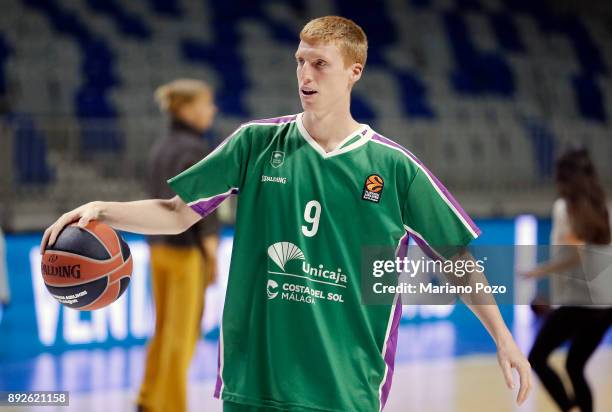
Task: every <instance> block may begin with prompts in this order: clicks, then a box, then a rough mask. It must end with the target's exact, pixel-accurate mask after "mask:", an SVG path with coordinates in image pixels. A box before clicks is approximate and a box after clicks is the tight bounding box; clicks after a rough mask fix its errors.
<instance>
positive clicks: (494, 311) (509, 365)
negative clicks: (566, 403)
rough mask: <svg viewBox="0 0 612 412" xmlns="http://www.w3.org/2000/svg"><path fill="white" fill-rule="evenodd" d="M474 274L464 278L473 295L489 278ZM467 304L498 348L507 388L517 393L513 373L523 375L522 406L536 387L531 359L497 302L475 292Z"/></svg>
mask: <svg viewBox="0 0 612 412" xmlns="http://www.w3.org/2000/svg"><path fill="white" fill-rule="evenodd" d="M452 259H453V260H456V259H461V260H464V261H468V260H472V261H474V257H473V256H472V254H471V253H470V252H469V251H468V250H467V249H465V250H463V251H461V252H460V253H459V254H457V255H456V256H455V257H454V258H452ZM473 267H476V269H475V270H474V271H471V272H469V274H468V276H463V277H462V279H465V281H467V283H468V284H469V285H471V286H472V289H471V290H473V291H475V290H476V284H478V283H481V284H484V285H488V282H487V278H486V276H485V274H484V273H483V272H481V271H480V270H479V269H478V268H477V266H476V265H474V266H473ZM455 279H458V278H457V277H455ZM461 299H462V300H463V302H464V303H465V304H466V305H467V306H468V307H469V308H470V310H471V311H472V312H473V313H474V315H476V317H477V318H478V319H479V320H480V322H481V323H482V324H483V326H484V327H485V328H486V329H487V331H488V332H489V334H490V335H491V337H492V338H493V341H494V342H495V345H496V346H497V362H498V363H499V366H500V368H501V370H502V373H503V375H504V379H505V381H506V385H507V386H508V388H510V389H514V388H515V385H514V379H513V377H512V369H516V371H517V372H518V375H519V382H520V388H519V391H518V394H517V397H516V402H517V404H519V405H521V404H522V403H523V402H524V401H525V399H526V398H527V396H528V395H529V392H530V390H531V387H532V382H531V379H532V376H531V365H530V364H529V361H527V358H526V357H525V355H524V354H523V352H521V350H520V349H519V347H518V346H517V344H516V342H515V341H514V338H513V336H512V333H510V331H509V330H508V327H507V326H506V323H505V322H504V320H503V318H502V316H501V313H500V311H499V308H498V306H497V303H496V302H495V298H494V297H493V296H492V295H491V294H487V293H482V292H480V293H476V292H472V293H470V294H467V295H461Z"/></svg>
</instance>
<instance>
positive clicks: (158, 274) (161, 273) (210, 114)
mask: <svg viewBox="0 0 612 412" xmlns="http://www.w3.org/2000/svg"><path fill="white" fill-rule="evenodd" d="M155 99H156V101H157V103H158V104H159V107H160V109H161V111H162V112H165V113H167V114H168V115H169V117H170V130H169V131H168V134H167V135H166V137H164V138H162V139H161V140H159V141H158V142H157V143H156V144H155V145H154V146H153V148H152V150H151V153H150V161H149V194H150V195H151V197H152V198H159V199H166V198H171V197H173V196H174V194H173V192H172V190H171V189H170V186H168V184H167V183H166V181H167V180H168V179H169V178H171V177H173V176H176V175H177V174H179V173H180V172H182V171H183V170H185V169H187V168H189V167H190V166H192V165H194V164H195V163H197V162H198V161H199V160H201V159H202V158H204V157H205V156H206V155H207V154H208V153H209V152H210V149H211V148H210V147H208V145H207V144H206V143H205V141H204V140H203V133H204V132H205V131H206V130H208V129H209V128H210V127H211V124H212V122H213V119H214V117H215V114H216V111H217V108H216V106H215V104H214V101H213V92H212V90H211V88H210V87H209V86H208V85H207V84H206V83H204V82H201V81H198V80H191V79H179V80H175V81H172V82H170V83H168V84H166V85H163V86H161V87H159V88H158V89H157V90H156V92H155ZM218 231H219V222H218V220H217V218H216V216H215V215H214V214H213V215H212V216H209V218H208V219H205V220H201V221H200V222H198V223H197V224H195V225H194V226H192V227H191V228H190V229H189V230H187V231H186V232H184V233H182V234H180V235H163V236H149V244H150V249H151V271H152V283H153V298H154V301H155V311H156V320H155V334H154V336H153V339H152V340H151V342H150V345H149V350H148V354H147V361H146V371H145V375H144V381H143V383H142V387H141V389H140V394H139V397H138V410H139V411H144V412H157V411H160V412H161V411H179V412H180V411H186V410H187V381H188V369H189V364H190V362H191V359H192V357H193V353H194V350H195V347H196V343H197V341H198V339H199V337H200V333H201V331H200V322H201V319H202V314H203V308H204V293H205V290H206V287H207V286H208V285H209V284H211V283H212V282H214V280H215V266H216V250H217V245H218Z"/></svg>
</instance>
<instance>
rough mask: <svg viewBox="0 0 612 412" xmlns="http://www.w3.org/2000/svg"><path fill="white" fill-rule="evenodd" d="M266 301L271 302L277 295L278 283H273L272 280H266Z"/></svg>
mask: <svg viewBox="0 0 612 412" xmlns="http://www.w3.org/2000/svg"><path fill="white" fill-rule="evenodd" d="M267 292H268V299H270V300H272V299H274V298H275V297H276V296H277V295H278V283H276V282H275V281H273V280H272V279H269V280H268V288H267Z"/></svg>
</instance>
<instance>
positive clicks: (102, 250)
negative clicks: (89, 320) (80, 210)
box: [41, 221, 132, 310]
mask: <svg viewBox="0 0 612 412" xmlns="http://www.w3.org/2000/svg"><path fill="white" fill-rule="evenodd" d="M41 272H42V276H43V280H44V283H45V286H46V287H47V289H48V290H49V292H50V293H51V295H52V296H53V297H54V298H55V299H56V300H58V301H59V302H60V303H61V304H63V305H65V306H67V307H69V308H72V309H78V310H94V309H100V308H103V307H105V306H108V305H110V304H111V303H113V302H114V301H116V300H117V299H118V298H119V297H120V296H121V295H122V294H123V292H125V290H126V289H127V287H128V284H129V283H130V276H131V275H132V258H131V254H130V249H129V247H128V245H127V243H125V241H124V240H123V239H122V238H121V236H120V235H119V234H118V233H117V232H116V231H115V230H114V229H113V228H111V227H110V226H108V225H106V224H104V223H100V222H96V221H92V222H90V223H89V224H88V225H87V226H86V227H85V228H79V227H78V226H77V225H76V224H72V225H70V226H67V227H65V228H64V230H62V232H61V233H60V235H59V236H58V238H57V240H56V241H55V243H54V244H53V245H52V246H47V247H46V248H45V252H44V254H43V257H42V264H41Z"/></svg>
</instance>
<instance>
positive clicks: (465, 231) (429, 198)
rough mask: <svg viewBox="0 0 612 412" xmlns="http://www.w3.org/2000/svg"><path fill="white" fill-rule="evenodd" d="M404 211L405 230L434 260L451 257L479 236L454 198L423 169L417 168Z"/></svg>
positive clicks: (476, 228)
mask: <svg viewBox="0 0 612 412" xmlns="http://www.w3.org/2000/svg"><path fill="white" fill-rule="evenodd" d="M402 212H403V220H404V228H405V229H406V230H407V231H408V232H409V233H410V235H411V236H412V237H413V238H414V239H415V242H416V243H417V244H418V245H419V246H420V247H421V249H423V251H424V252H425V253H427V254H428V255H429V256H430V257H433V258H450V257H452V256H453V255H454V254H455V253H457V252H458V250H459V248H462V247H464V246H466V245H467V244H468V243H470V242H471V241H472V240H473V239H475V238H477V237H478V236H479V235H480V229H478V227H477V226H476V225H475V224H474V222H473V221H472V219H470V217H469V216H468V215H467V213H465V211H464V210H463V208H462V207H461V206H460V205H459V203H458V202H457V201H456V200H455V198H454V197H453V196H452V195H451V194H450V193H449V192H448V190H447V189H446V188H445V187H444V185H442V183H440V181H439V180H438V179H437V178H436V177H435V176H434V175H433V174H432V173H431V172H430V171H429V170H427V169H425V167H424V166H421V167H418V168H416V172H415V174H414V178H413V179H412V180H411V182H410V184H409V186H408V192H407V196H406V198H405V199H404V205H403V210H402Z"/></svg>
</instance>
